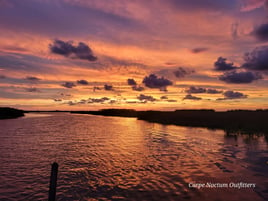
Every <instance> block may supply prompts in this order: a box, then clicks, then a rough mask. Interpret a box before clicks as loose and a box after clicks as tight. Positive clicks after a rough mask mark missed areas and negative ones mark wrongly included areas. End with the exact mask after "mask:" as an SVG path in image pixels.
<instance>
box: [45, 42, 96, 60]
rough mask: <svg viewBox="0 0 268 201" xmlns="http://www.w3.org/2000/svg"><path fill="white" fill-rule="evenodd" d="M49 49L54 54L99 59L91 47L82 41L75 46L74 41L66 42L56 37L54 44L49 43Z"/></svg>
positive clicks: (74, 57)
mask: <svg viewBox="0 0 268 201" xmlns="http://www.w3.org/2000/svg"><path fill="white" fill-rule="evenodd" d="M49 49H50V51H51V52H52V53H54V54H60V55H62V56H65V57H68V58H72V59H82V60H88V61H96V60H97V57H95V56H94V54H93V52H92V50H91V49H90V47H89V46H88V45H86V44H85V43H82V42H80V43H78V45H77V46H74V45H73V43H72V42H64V41H62V40H58V39H56V40H54V41H53V44H50V45H49Z"/></svg>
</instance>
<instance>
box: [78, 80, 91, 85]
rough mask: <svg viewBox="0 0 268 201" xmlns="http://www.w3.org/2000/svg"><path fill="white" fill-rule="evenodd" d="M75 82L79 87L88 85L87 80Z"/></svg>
mask: <svg viewBox="0 0 268 201" xmlns="http://www.w3.org/2000/svg"><path fill="white" fill-rule="evenodd" d="M76 82H77V84H80V85H88V84H89V83H88V81H87V80H77V81H76Z"/></svg>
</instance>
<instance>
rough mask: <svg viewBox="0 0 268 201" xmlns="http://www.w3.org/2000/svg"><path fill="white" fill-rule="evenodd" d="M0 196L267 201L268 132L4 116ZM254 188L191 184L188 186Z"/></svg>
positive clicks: (0, 128)
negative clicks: (52, 193) (53, 181)
mask: <svg viewBox="0 0 268 201" xmlns="http://www.w3.org/2000/svg"><path fill="white" fill-rule="evenodd" d="M0 145H1V146H0V162H1V166H0V172H1V174H0V181H1V182H0V200H1V201H2V200H5V201H8V200H12V201H13V200H14V201H18V200H27V201H31V200H33V201H35V200H47V197H48V196H47V195H48V185H49V175H50V167H51V163H52V162H54V161H56V162H58V163H59V174H58V187H57V200H64V201H65V200H66V201H68V200H139V201H141V200H210V201H212V200H217V201H220V200H250V201H252V200H254V201H257V200H268V189H267V187H268V145H267V138H266V139H265V137H264V136H249V135H238V136H234V135H226V134H225V133H224V132H223V131H221V130H214V131H212V130H207V129H200V128H187V127H180V126H164V125H160V124H153V123H147V122H145V121H139V120H136V119H134V118H120V117H102V116H91V115H74V114H63V113H62V114H51V115H44V114H42V115H40V114H39V115H36V114H27V116H26V117H23V118H19V119H12V120H0ZM207 182H211V183H228V184H229V183H230V182H234V183H238V182H243V183H254V184H256V187H255V188H241V189H238V188H230V187H228V188H227V187H225V188H201V189H198V188H190V187H189V183H191V184H192V183H207Z"/></svg>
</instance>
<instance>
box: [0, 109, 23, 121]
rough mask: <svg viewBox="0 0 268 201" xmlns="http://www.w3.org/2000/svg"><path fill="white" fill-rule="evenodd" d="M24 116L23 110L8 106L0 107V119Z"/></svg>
mask: <svg viewBox="0 0 268 201" xmlns="http://www.w3.org/2000/svg"><path fill="white" fill-rule="evenodd" d="M22 116H24V111H23V110H18V109H14V108H10V107H0V119H12V118H18V117H22Z"/></svg>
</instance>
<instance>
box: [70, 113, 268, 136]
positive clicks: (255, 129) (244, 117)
mask: <svg viewBox="0 0 268 201" xmlns="http://www.w3.org/2000/svg"><path fill="white" fill-rule="evenodd" d="M73 113H80V114H93V115H104V116H121V117H136V118H138V119H140V120H146V121H148V122H154V123H161V124H173V125H181V126H191V127H206V128H210V129H223V130H225V131H227V132H242V133H243V132H246V133H268V123H267V122H268V110H232V111H226V112H216V111H214V110H176V111H135V110H128V109H104V110H100V111H77V112H73Z"/></svg>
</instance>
